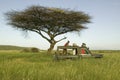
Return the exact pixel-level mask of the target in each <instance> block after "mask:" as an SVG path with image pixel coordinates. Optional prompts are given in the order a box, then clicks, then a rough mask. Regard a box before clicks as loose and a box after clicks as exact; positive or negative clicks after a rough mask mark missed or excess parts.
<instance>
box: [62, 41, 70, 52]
mask: <svg viewBox="0 0 120 80" xmlns="http://www.w3.org/2000/svg"><path fill="white" fill-rule="evenodd" d="M69 43H70V41H67V42H66V43H65V44H64V46H65V47H66V46H69ZM63 54H67V49H63Z"/></svg>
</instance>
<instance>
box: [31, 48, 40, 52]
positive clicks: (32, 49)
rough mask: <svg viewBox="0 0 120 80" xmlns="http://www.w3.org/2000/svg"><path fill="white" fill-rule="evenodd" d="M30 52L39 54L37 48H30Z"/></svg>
mask: <svg viewBox="0 0 120 80" xmlns="http://www.w3.org/2000/svg"><path fill="white" fill-rule="evenodd" d="M31 52H39V49H38V48H31Z"/></svg>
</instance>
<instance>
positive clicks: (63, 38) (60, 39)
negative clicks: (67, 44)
mask: <svg viewBox="0 0 120 80" xmlns="http://www.w3.org/2000/svg"><path fill="white" fill-rule="evenodd" d="M64 39H67V37H64V38H62V39H60V40H58V41H56V42H60V41H62V40H64Z"/></svg>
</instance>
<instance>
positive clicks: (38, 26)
mask: <svg viewBox="0 0 120 80" xmlns="http://www.w3.org/2000/svg"><path fill="white" fill-rule="evenodd" d="M6 15H7V19H8V21H9V22H8V23H9V24H10V25H12V26H13V28H17V29H21V30H23V31H32V32H36V33H38V34H39V35H40V36H41V37H43V38H44V39H45V40H47V41H48V42H49V43H50V47H49V49H48V51H49V52H51V51H52V50H53V48H54V46H55V44H56V43H58V42H60V41H62V40H64V39H66V37H64V38H61V39H59V40H55V37H56V36H59V35H62V34H65V33H68V32H79V31H81V30H82V29H85V28H86V27H85V26H84V24H86V23H89V22H90V16H89V15H88V14H85V13H83V12H79V11H72V10H66V9H60V8H49V7H42V6H31V7H28V8H27V9H25V10H23V11H11V12H7V13H6ZM44 34H47V35H44Z"/></svg>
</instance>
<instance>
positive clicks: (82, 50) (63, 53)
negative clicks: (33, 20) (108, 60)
mask: <svg viewBox="0 0 120 80" xmlns="http://www.w3.org/2000/svg"><path fill="white" fill-rule="evenodd" d="M84 57H93V58H102V57H103V54H92V53H91V51H90V50H89V48H87V47H79V46H58V47H57V52H55V55H54V59H55V60H61V59H62V60H64V59H81V58H84Z"/></svg>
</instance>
